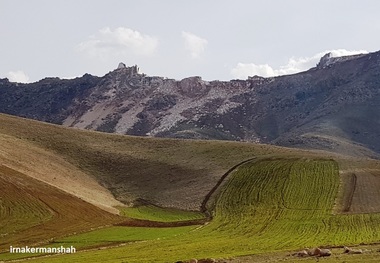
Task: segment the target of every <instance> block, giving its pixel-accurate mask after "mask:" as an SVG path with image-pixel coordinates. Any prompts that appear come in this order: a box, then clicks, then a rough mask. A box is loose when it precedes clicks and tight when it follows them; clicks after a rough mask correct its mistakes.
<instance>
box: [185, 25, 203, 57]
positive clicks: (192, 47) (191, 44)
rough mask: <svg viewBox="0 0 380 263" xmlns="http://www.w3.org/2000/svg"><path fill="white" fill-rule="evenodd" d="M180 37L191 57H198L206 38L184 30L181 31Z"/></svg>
mask: <svg viewBox="0 0 380 263" xmlns="http://www.w3.org/2000/svg"><path fill="white" fill-rule="evenodd" d="M182 38H183V39H184V40H185V48H186V50H188V51H190V55H191V57H192V58H199V57H200V56H201V54H202V53H203V51H204V50H205V48H206V46H207V43H208V41H207V40H206V39H204V38H201V37H199V36H197V35H194V34H192V33H189V32H185V31H182Z"/></svg>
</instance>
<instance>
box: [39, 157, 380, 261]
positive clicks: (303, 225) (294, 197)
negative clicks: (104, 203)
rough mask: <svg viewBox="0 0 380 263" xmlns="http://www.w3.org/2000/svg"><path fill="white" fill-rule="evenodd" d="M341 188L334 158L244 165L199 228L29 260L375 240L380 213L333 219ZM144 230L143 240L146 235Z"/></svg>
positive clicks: (218, 253) (172, 257)
mask: <svg viewBox="0 0 380 263" xmlns="http://www.w3.org/2000/svg"><path fill="white" fill-rule="evenodd" d="M338 188H339V174H338V164H337V163H336V162H335V161H333V160H323V159H307V158H304V159H300V158H298V159H284V158H278V159H262V160H256V161H254V162H251V163H248V164H245V165H243V166H241V167H240V168H239V169H238V170H237V171H236V172H234V173H233V174H232V175H231V176H230V177H229V178H228V180H227V182H226V184H224V186H223V188H222V189H221V191H220V193H219V195H218V197H217V199H216V200H217V201H216V203H215V206H214V207H215V209H214V211H213V215H214V218H213V220H212V221H211V222H210V223H209V224H207V225H205V226H203V227H201V228H198V229H196V230H192V231H188V232H187V233H182V234H180V235H176V236H172V237H170V236H166V237H165V235H164V232H162V237H165V238H163V239H159V240H158V239H154V240H150V241H146V242H142V243H141V242H137V243H129V244H126V245H124V246H122V247H116V248H110V249H106V250H101V251H86V252H82V253H78V254H75V255H67V256H54V257H50V258H48V259H47V258H40V259H36V260H33V261H32V262H82V261H83V260H84V259H86V260H87V261H89V262H175V261H176V260H185V259H189V258H193V257H196V258H205V257H214V258H229V257H236V256H243V255H251V254H265V253H272V252H275V251H289V250H294V249H299V248H303V247H313V246H321V245H322V246H341V245H352V244H359V243H361V242H366V243H370V242H378V241H379V240H380V215H379V214H360V215H333V214H332V208H333V205H334V201H335V198H336V196H337V192H338ZM103 231H104V232H103V235H104V237H105V239H106V237H107V236H108V235H109V234H110V235H111V236H112V235H114V234H111V233H112V231H110V232H107V230H106V229H105V230H103ZM125 231H126V232H125V236H126V237H128V234H127V233H128V232H129V231H131V233H134V231H136V229H130V230H129V229H128V230H125ZM137 231H138V230H137ZM140 231H141V234H142V235H144V233H145V232H144V231H146V230H140ZM158 231H165V230H163V229H162V230H158ZM166 231H167V230H166ZM181 231H182V230H181ZM108 233H109V234H108ZM89 235H90V234H89ZM94 235H95V236H96V234H94ZM138 236H139V235H138V234H137V235H136V237H135V238H136V240H139V239H138ZM158 236H159V234H157V236H155V237H158ZM71 238H74V239H75V240H77V241H78V242H79V243H80V240H82V238H81V237H80V236H79V237H78V238H76V237H71Z"/></svg>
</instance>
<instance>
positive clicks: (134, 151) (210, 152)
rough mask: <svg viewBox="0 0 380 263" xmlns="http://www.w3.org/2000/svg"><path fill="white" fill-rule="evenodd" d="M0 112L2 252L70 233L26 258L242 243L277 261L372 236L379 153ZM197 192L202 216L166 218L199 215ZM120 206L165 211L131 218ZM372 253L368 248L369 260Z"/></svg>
mask: <svg viewBox="0 0 380 263" xmlns="http://www.w3.org/2000/svg"><path fill="white" fill-rule="evenodd" d="M0 123H1V125H0V180H1V186H0V187H1V191H0V198H1V199H0V200H1V203H0V204H1V206H0V208H1V210H0V226H1V227H0V231H1V233H0V235H1V237H2V241H1V244H0V249H1V251H0V252H1V253H0V260H11V259H17V258H19V259H20V258H25V257H30V256H31V255H20V254H9V253H6V251H7V248H8V247H9V245H37V244H39V245H45V246H46V245H47V246H59V245H68V246H69V245H72V244H75V246H76V247H77V248H78V249H79V252H78V253H77V254H74V255H55V256H48V257H37V258H36V259H34V260H32V262H83V261H86V262H100V261H101V262H152V261H153V262H175V261H177V260H188V259H190V258H192V257H196V258H206V257H215V258H219V259H225V260H227V259H228V258H231V257H237V256H247V255H256V256H257V257H259V258H260V257H269V258H270V259H273V262H275V261H276V260H283V259H284V258H286V254H287V253H289V252H288V251H291V250H295V249H299V248H302V247H305V246H326V247H339V246H342V245H359V244H373V243H376V242H379V240H380V236H379V235H378V233H380V231H379V230H380V229H378V228H379V226H380V217H379V215H380V214H379V213H380V203H379V202H377V200H380V198H379V197H380V192H379V191H378V188H377V187H376V186H377V185H378V184H379V182H380V180H379V174H380V163H379V162H378V161H377V160H373V159H369V158H367V157H365V158H364V157H361V158H354V157H350V156H344V155H339V154H334V153H329V152H325V151H309V150H299V149H289V148H283V147H277V146H271V145H261V144H251V143H243V142H228V141H212V140H208V141H199V140H182V139H164V138H142V137H134V136H123V135H116V134H106V133H101V132H93V131H85V130H79V129H73V128H65V127H62V126H58V125H52V124H47V123H41V122H37V121H32V120H28V119H22V118H18V117H13V116H8V115H3V114H0ZM244 161H246V162H244ZM239 163H241V164H240V165H238V164H239ZM234 166H236V167H235V168H234V169H232V167H234ZM215 186H217V187H216V188H215ZM210 193H211V195H210ZM208 197H210V198H208ZM205 198H207V199H206V200H208V201H207V203H206V204H205V208H206V209H207V211H208V213H209V218H208V220H207V221H208V222H207V223H206V224H205V223H204V221H199V222H198V224H200V225H199V226H196V225H195V226H194V225H191V226H182V225H181V226H180V225H175V224H174V223H173V224H172V223H171V222H175V221H181V220H193V219H197V218H201V216H200V214H199V213H197V212H196V211H200V210H201V208H202V203H204V200H205ZM131 206H132V207H131ZM133 206H134V207H133ZM178 209H181V210H178ZM118 210H120V211H121V213H123V214H124V215H127V216H128V215H129V216H130V217H135V218H140V219H144V220H153V221H158V222H160V221H161V222H162V223H165V222H166V223H165V224H164V225H161V226H160V227H157V226H159V224H157V223H151V224H145V227H144V224H142V225H141V224H140V225H139V226H138V227H137V225H136V224H134V225H133V224H130V223H128V222H132V221H130V220H131V219H128V218H125V217H122V216H120V215H116V214H117V213H118ZM186 211H193V212H191V213H187V212H186ZM144 222H145V221H144ZM149 222H150V221H149ZM171 224H172V225H171ZM55 226H60V227H59V231H57V229H56V228H55ZM155 226H156V227H155ZM163 226H165V227H163ZM101 247H102V248H104V249H101V250H99V248H101ZM376 253H377V252H375V251H374V250H373V251H372V252H370V253H368V254H367V255H366V257H367V258H368V259H369V261H368V262H370V260H372V259H373V258H376V257H377V256H378V254H376ZM33 256H38V255H33ZM256 256H250V257H251V258H255V257H256ZM293 259H294V258H291V260H293ZM252 260H254V259H252ZM257 260H259V259H257ZM294 260H297V259H294ZM343 260H345V258H343ZM353 262H354V261H353Z"/></svg>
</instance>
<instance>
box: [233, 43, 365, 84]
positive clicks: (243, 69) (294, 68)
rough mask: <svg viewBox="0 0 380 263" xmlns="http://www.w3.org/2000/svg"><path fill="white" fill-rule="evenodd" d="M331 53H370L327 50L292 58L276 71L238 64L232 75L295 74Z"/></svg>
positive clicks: (244, 76)
mask: <svg viewBox="0 0 380 263" xmlns="http://www.w3.org/2000/svg"><path fill="white" fill-rule="evenodd" d="M329 52H331V54H332V56H333V57H341V56H350V55H355V54H361V53H368V51H366V50H345V49H335V50H326V51H324V52H320V53H317V54H315V55H314V56H311V57H299V58H294V57H292V58H290V59H289V60H288V63H287V64H286V65H284V66H280V67H279V68H277V69H275V68H273V67H271V66H270V65H268V64H262V65H257V64H254V63H238V64H237V65H236V67H234V68H233V69H232V70H231V74H232V76H233V77H234V78H239V79H246V78H247V77H248V76H254V75H258V76H262V77H271V76H279V75H287V74H293V73H297V72H301V71H305V70H308V69H310V68H312V67H315V65H316V64H317V63H318V62H319V60H320V59H321V57H322V56H323V55H325V54H326V53H329Z"/></svg>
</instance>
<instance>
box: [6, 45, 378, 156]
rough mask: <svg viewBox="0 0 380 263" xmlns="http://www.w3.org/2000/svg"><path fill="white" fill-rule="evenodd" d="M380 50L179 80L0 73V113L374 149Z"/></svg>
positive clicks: (134, 131)
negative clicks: (276, 72) (307, 65)
mask: <svg viewBox="0 0 380 263" xmlns="http://www.w3.org/2000/svg"><path fill="white" fill-rule="evenodd" d="M379 76H380V52H374V53H370V54H365V55H355V56H349V57H340V58H331V57H329V56H324V57H323V58H322V59H321V61H320V63H319V64H318V65H317V66H316V67H315V68H312V69H310V70H308V71H305V72H301V73H298V74H294V75H288V76H279V77H272V78H263V77H259V76H254V77H250V78H248V79H247V80H231V81H217V80H216V81H205V80H202V79H201V78H200V77H189V78H185V79H183V80H180V81H177V80H173V79H168V78H164V77H158V76H146V75H145V74H142V73H139V70H138V68H137V66H132V67H124V68H123V67H121V68H118V69H116V70H114V71H112V72H110V73H108V74H106V75H105V76H104V77H94V76H91V75H88V74H87V75H84V76H83V77H81V78H76V79H72V80H60V79H56V78H47V79H44V80H41V81H39V82H36V83H31V84H18V83H12V82H9V81H8V80H7V79H2V80H0V112H3V113H8V114H13V115H18V116H23V117H27V118H32V119H36V120H41V121H47V122H52V123H57V124H62V125H64V126H69V127H76V128H81V129H90V130H97V131H104V132H109V133H119V134H129V135H140V136H150V137H174V138H193V139H218V140H219V139H221V140H234V141H249V142H262V143H270V144H276V145H281V146H289V147H298V148H306V149H324V150H328V151H332V152H337V153H344V154H350V155H353V156H371V157H376V158H377V157H379V153H380V144H379V142H380V140H379V134H380V124H379V122H378V119H379V117H380V116H379V112H380V109H379V105H380V103H379V102H380V94H379V85H380V77H379Z"/></svg>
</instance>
